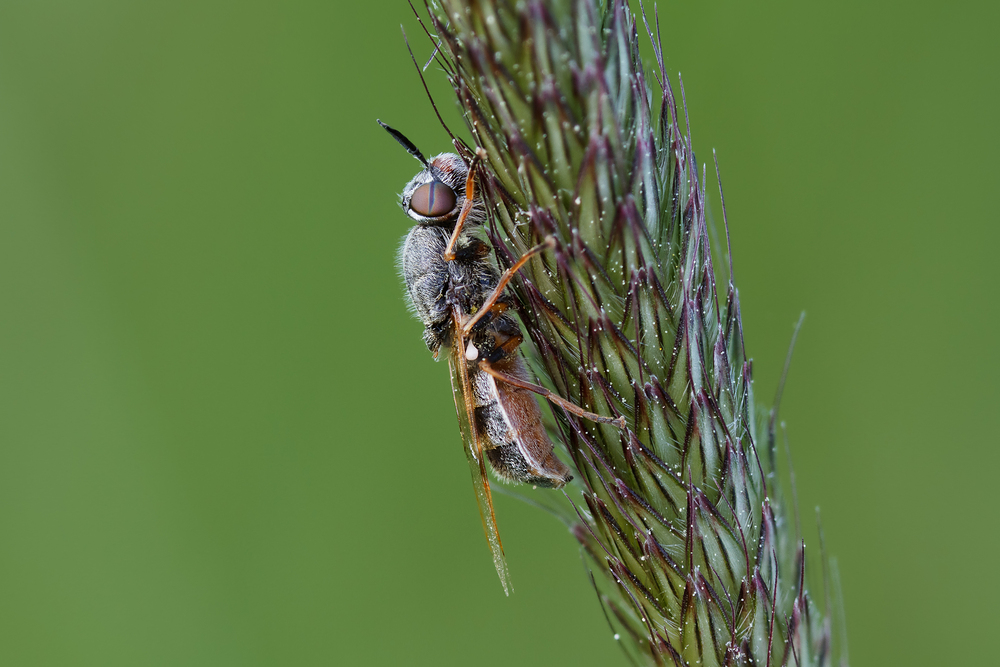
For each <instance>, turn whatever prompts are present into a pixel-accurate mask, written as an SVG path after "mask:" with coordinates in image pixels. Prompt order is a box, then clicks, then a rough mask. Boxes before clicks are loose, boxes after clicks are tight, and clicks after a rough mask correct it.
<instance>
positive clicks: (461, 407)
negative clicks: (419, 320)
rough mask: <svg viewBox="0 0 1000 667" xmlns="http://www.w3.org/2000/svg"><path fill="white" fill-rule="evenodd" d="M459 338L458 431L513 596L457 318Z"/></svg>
mask: <svg viewBox="0 0 1000 667" xmlns="http://www.w3.org/2000/svg"><path fill="white" fill-rule="evenodd" d="M454 318H455V334H454V336H452V348H451V353H450V354H449V355H448V368H449V369H450V370H451V391H452V395H453V397H454V399H455V412H456V413H457V414H458V427H459V429H460V430H461V432H462V441H463V442H464V444H465V447H464V449H465V458H466V459H468V461H469V468H470V470H471V472H472V488H473V490H474V491H475V492H476V502H477V503H478V504H479V516H480V517H481V518H482V520H483V532H485V533H486V540H487V542H489V545H490V551H492V552H493V565H494V566H496V568H497V574H498V575H499V576H500V583H501V584H503V591H504V593H506V594H507V595H510V574H509V573H508V572H507V559H506V557H505V556H504V554H503V544H501V543H500V533H499V532H497V520H496V515H495V514H494V512H493V496H492V494H491V493H490V480H489V477H487V475H486V459H485V455H484V453H483V443H482V437H481V436H480V434H479V432H478V431H477V430H476V424H475V421H473V420H474V419H475V397H474V396H473V388H472V381H471V378H470V377H469V371H468V368H467V367H466V363H465V339H464V338H463V336H462V326H461V324H460V321H461V318H460V316H459V314H458V313H455V314H454Z"/></svg>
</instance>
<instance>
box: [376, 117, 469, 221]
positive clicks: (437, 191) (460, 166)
mask: <svg viewBox="0 0 1000 667" xmlns="http://www.w3.org/2000/svg"><path fill="white" fill-rule="evenodd" d="M378 123H379V125H381V126H382V127H383V128H385V129H386V131H387V132H388V133H389V134H391V135H392V136H393V138H395V139H396V141H398V142H399V143H400V144H401V145H402V146H403V148H405V149H406V151H407V152H408V153H409V154H410V155H412V156H413V157H415V158H416V159H417V160H419V161H420V163H421V164H422V165H423V166H424V168H423V169H421V170H420V172H419V173H417V175H416V176H414V177H413V178H412V179H410V182H409V183H407V184H406V187H404V188H403V194H402V195H401V196H400V206H402V208H403V210H404V211H406V214H407V215H408V216H410V217H411V218H413V220H415V221H416V222H417V224H419V225H426V226H435V225H436V226H442V227H451V226H453V225H454V224H455V221H456V220H457V219H458V216H459V212H460V211H461V210H462V205H463V204H465V185H466V179H467V177H468V175H469V168H468V166H467V165H466V164H465V161H464V160H462V158H461V157H459V156H458V155H456V154H455V153H441V154H440V155H436V156H434V157H432V158H431V159H430V160H427V159H426V158H424V156H423V154H422V153H421V152H420V151H419V150H418V149H417V147H416V146H414V145H413V142H411V141H410V140H409V139H407V138H406V137H405V136H404V135H403V134H402V133H401V132H399V131H398V130H395V129H393V128H391V127H389V126H388V125H386V124H385V123H383V122H382V121H378ZM477 203H478V202H477ZM480 208H481V206H474V207H473V210H472V211H471V212H470V215H469V217H468V222H479V218H480V217H481V215H482V214H481V212H480V211H479V210H478V209H480Z"/></svg>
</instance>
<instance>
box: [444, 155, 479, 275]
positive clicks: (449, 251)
mask: <svg viewBox="0 0 1000 667" xmlns="http://www.w3.org/2000/svg"><path fill="white" fill-rule="evenodd" d="M484 159H486V151H484V150H483V149H482V148H480V149H479V150H477V151H476V154H475V156H474V157H473V158H472V164H470V165H469V173H468V175H467V176H466V177H465V201H464V202H463V203H462V210H461V211H459V212H458V220H457V221H455V230H454V231H453V232H452V233H451V238H450V239H448V245H447V246H445V249H444V258H445V259H446V260H447V261H449V262H450V261H452V260H453V259H455V244H456V243H458V237H459V235H460V234H461V233H462V227H464V226H465V219H466V218H468V217H469V213H471V212H472V207H473V206H474V204H475V199H476V168H477V167H478V166H479V163H480V162H482V161H483V160H484Z"/></svg>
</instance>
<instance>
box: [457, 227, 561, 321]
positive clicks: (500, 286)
mask: <svg viewBox="0 0 1000 667" xmlns="http://www.w3.org/2000/svg"><path fill="white" fill-rule="evenodd" d="M555 245H556V240H555V238H553V237H551V236H547V237H545V241H544V242H543V243H539V244H538V245H536V246H535V247H534V248H532V249H530V250H529V251H528V252H526V253H524V254H523V255H522V256H521V259H519V260H517V263H516V264H514V266H512V267H510V268H509V269H507V270H506V271H504V272H503V275H502V276H500V282H498V283H497V286H496V287H495V288H494V289H493V293H492V294H490V296H489V298H488V299H486V301H485V302H484V303H483V305H482V307H480V309H479V310H478V311H477V312H476V314H475V315H473V316H472V318H471V319H470V320H469V321H468V322H466V323H465V325H464V326H463V327H462V335H464V336H468V335H469V332H470V331H472V327H474V326H476V322H478V321H479V320H481V319H482V318H483V317H484V316H485V315H486V313H488V312H489V311H490V310H491V309H492V308H493V306H494V304H495V303H496V302H497V299H499V298H500V295H501V294H503V291H504V288H506V287H507V283H509V282H510V279H511V278H513V277H514V274H516V273H517V272H518V271H520V270H521V267H522V266H524V265H525V264H526V263H527V262H528V260H529V259H531V258H532V257H534V256H535V255H537V254H538V253H540V252H541V251H543V250H545V249H546V248H554V247H555Z"/></svg>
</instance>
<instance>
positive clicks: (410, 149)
mask: <svg viewBox="0 0 1000 667" xmlns="http://www.w3.org/2000/svg"><path fill="white" fill-rule="evenodd" d="M375 122H376V123H378V124H379V125H381V126H382V127H383V128H385V131H386V132H388V133H389V134H391V135H392V136H393V138H394V139H395V140H396V141H398V142H399V145H400V146H402V147H403V148H405V149H406V152H407V153H409V154H410V155H412V156H413V157H415V158H417V159H418V160H420V164H422V165H424V166H425V167H430V165H428V164H427V158H425V157H424V154H423V153H421V152H420V149H418V148H417V147H416V146H414V145H413V142H412V141H410V140H409V139H407V138H406V137H405V136H404V135H403V133H402V132H400V131H399V130H395V129H393V128H391V127H389V126H388V125H386V124H385V123H383V122H382V121H380V120H379V119H378V118H376V119H375Z"/></svg>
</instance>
